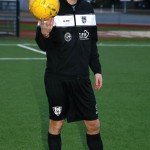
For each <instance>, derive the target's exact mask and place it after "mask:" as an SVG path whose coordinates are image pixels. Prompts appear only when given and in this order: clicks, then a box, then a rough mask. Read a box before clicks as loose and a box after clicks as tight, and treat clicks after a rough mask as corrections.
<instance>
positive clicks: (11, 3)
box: [0, 0, 20, 37]
mask: <svg viewBox="0 0 150 150" xmlns="http://www.w3.org/2000/svg"><path fill="white" fill-rule="evenodd" d="M19 14H20V5H19V0H0V35H13V36H18V37H19Z"/></svg>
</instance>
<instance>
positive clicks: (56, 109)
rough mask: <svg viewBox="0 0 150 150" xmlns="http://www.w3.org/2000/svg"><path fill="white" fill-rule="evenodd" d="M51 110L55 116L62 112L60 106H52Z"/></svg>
mask: <svg viewBox="0 0 150 150" xmlns="http://www.w3.org/2000/svg"><path fill="white" fill-rule="evenodd" d="M53 112H54V113H55V115H56V116H59V115H60V114H61V112H62V106H56V107H53Z"/></svg>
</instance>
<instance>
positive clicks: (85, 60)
mask: <svg viewBox="0 0 150 150" xmlns="http://www.w3.org/2000/svg"><path fill="white" fill-rule="evenodd" d="M36 42H37V44H38V46H39V47H40V49H41V50H43V51H46V56H47V64H46V69H45V78H44V81H45V89H46V94H47V97H48V102H49V129H48V145H49V149H50V150H61V129H62V126H63V123H64V120H65V119H67V121H68V122H74V121H80V120H83V122H84V124H85V127H86V140H87V145H88V147H89V150H103V144H102V140H101V136H100V121H99V119H98V110H97V107H96V99H95V95H94V92H93V89H92V85H91V81H90V78H89V67H90V68H91V70H92V71H93V73H94V75H95V85H94V89H95V90H100V88H101V86H102V74H101V73H102V72H101V64H100V61H99V54H98V50H97V46H96V42H97V27H96V21H95V14H94V11H93V8H92V6H91V4H90V3H88V2H86V1H84V0H60V10H59V13H58V15H57V16H56V17H55V18H52V19H49V20H48V21H47V22H44V21H43V20H42V21H41V22H40V23H39V24H38V27H37V31H36Z"/></svg>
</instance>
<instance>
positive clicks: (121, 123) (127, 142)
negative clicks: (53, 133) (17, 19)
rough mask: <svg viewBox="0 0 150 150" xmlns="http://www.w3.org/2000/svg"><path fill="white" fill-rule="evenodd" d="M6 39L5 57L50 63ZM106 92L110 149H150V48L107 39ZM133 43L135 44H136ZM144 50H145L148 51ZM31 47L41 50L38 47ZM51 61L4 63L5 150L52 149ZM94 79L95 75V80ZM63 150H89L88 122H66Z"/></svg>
mask: <svg viewBox="0 0 150 150" xmlns="http://www.w3.org/2000/svg"><path fill="white" fill-rule="evenodd" d="M16 43H19V44H24V43H25V44H27V43H30V44H32V43H33V44H35V43H34V41H29V40H23V39H22V40H11V41H10V40H1V41H0V59H1V58H8V57H9V58H44V57H45V55H43V54H39V53H35V52H32V51H29V50H26V49H23V48H20V47H17V46H16V45H13V46H9V45H5V46H4V45H3V46H2V45H1V44H16ZM98 44H100V46H98V47H99V50H100V54H101V63H102V69H103V87H102V89H101V91H99V92H95V94H96V98H97V103H98V109H99V118H100V120H101V134H102V138H103V142H104V149H105V150H148V149H149V146H150V134H149V133H150V128H149V125H150V118H149V112H150V101H149V99H150V92H149V91H150V86H149V85H150V69H149V66H150V50H149V49H150V46H148V45H150V44H149V41H147V40H141V41H140V42H139V41H138V40H136V39H135V40H127V39H126V41H123V40H119V41H118V40H117V41H115V40H114V39H113V41H112V40H109V41H106V40H101V43H98ZM131 44H132V45H131ZM142 45H143V46H142ZM30 47H32V48H35V49H38V47H37V46H35V45H32V46H31V45H30ZM45 63H46V62H45V60H0V70H1V73H0V79H1V82H0V150H9V149H11V150H47V127H48V108H47V98H46V95H45V91H44V84H43V74H44V69H45ZM91 80H92V82H94V80H93V75H91ZM62 138H63V139H62V142H63V148H62V150H87V147H86V141H85V129H84V126H83V124H82V122H77V123H71V124H68V123H65V124H64V127H63V131H62Z"/></svg>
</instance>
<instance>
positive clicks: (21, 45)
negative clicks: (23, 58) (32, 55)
mask: <svg viewBox="0 0 150 150" xmlns="http://www.w3.org/2000/svg"><path fill="white" fill-rule="evenodd" d="M17 46H18V47H21V48H24V49H27V50H30V51H33V52H36V53H40V54H44V55H45V54H46V53H45V52H43V51H40V50H37V49H35V48H31V47H29V46H25V45H23V44H17Z"/></svg>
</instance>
